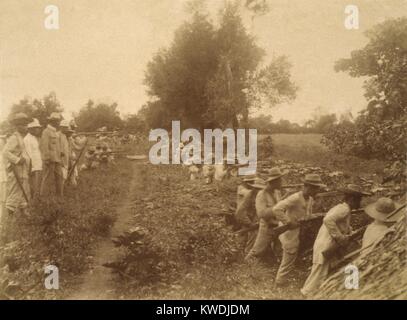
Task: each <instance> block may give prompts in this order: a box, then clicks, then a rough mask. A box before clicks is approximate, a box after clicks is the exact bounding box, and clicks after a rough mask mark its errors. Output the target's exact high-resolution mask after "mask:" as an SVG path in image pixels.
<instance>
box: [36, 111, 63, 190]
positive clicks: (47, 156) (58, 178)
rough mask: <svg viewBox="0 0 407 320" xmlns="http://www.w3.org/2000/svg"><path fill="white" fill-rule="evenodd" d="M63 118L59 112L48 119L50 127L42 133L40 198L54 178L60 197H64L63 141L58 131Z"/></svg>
mask: <svg viewBox="0 0 407 320" xmlns="http://www.w3.org/2000/svg"><path fill="white" fill-rule="evenodd" d="M60 122H61V116H60V114H59V113H57V112H53V113H51V115H50V116H49V117H48V125H47V127H46V128H45V129H44V131H43V132H42V136H41V141H40V150H41V155H42V160H43V177H42V181H41V188H40V196H43V195H44V190H45V186H46V185H47V184H48V183H49V179H50V178H51V177H52V178H53V179H54V183H55V191H56V195H57V196H58V197H62V195H63V178H62V158H61V155H62V154H61V141H60V138H59V134H58V132H57V129H58V127H59V123H60Z"/></svg>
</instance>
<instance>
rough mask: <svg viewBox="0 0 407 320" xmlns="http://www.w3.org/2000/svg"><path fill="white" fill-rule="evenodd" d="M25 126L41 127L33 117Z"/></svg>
mask: <svg viewBox="0 0 407 320" xmlns="http://www.w3.org/2000/svg"><path fill="white" fill-rule="evenodd" d="M27 128H41V124H40V122H39V121H38V120H37V119H35V118H34V119H33V121H32V122H30V123H29V124H28V126H27Z"/></svg>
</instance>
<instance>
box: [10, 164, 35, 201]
mask: <svg viewBox="0 0 407 320" xmlns="http://www.w3.org/2000/svg"><path fill="white" fill-rule="evenodd" d="M10 167H11V171H13V175H14V178H16V181H17V184H18V186H19V187H20V189H21V191H22V192H23V196H24V199H25V201H27V203H30V200H29V199H28V196H27V194H26V193H25V190H24V187H23V184H22V182H21V180H20V177H19V176H18V174H17V171H16V167H15V165H14V164H10Z"/></svg>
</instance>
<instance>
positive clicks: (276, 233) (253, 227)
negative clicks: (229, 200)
mask: <svg viewBox="0 0 407 320" xmlns="http://www.w3.org/2000/svg"><path fill="white" fill-rule="evenodd" d="M324 216H325V214H324V213H315V214H313V215H311V217H308V218H305V219H301V220H299V221H298V222H299V224H303V223H305V222H310V221H314V220H318V219H321V218H323V217H324ZM258 227H259V224H258V223H256V224H253V225H251V226H249V227H247V228H244V229H241V230H238V231H237V232H236V233H237V234H241V233H246V232H248V231H253V230H256V229H257V228H258ZM290 229H293V228H292V226H291V225H289V224H285V225H282V226H278V227H275V228H274V229H273V231H272V232H273V236H274V237H278V236H279V235H281V234H283V233H284V232H286V231H288V230H290Z"/></svg>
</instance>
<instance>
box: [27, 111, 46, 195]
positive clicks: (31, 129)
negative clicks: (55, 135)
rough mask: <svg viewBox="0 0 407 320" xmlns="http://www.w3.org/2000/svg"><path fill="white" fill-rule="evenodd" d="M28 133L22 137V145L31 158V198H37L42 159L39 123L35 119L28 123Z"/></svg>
mask: <svg viewBox="0 0 407 320" xmlns="http://www.w3.org/2000/svg"><path fill="white" fill-rule="evenodd" d="M27 128H28V133H27V135H26V136H25V137H24V145H25V148H26V150H27V153H28V156H29V157H30V159H31V172H30V178H29V182H30V188H31V198H37V197H38V195H39V194H40V186H41V173H42V159H41V152H40V142H39V137H40V136H41V125H40V123H39V122H38V120H37V119H33V121H32V122H31V123H29V124H28V127H27Z"/></svg>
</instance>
